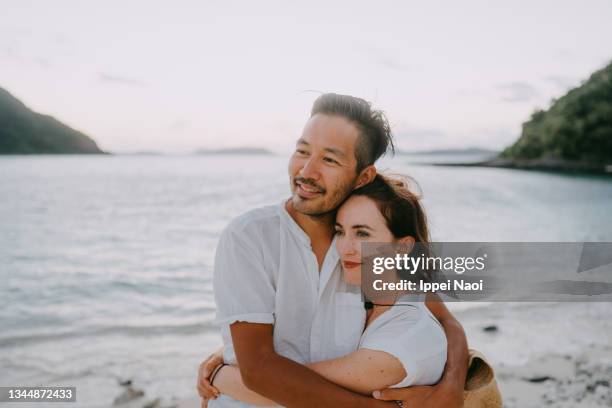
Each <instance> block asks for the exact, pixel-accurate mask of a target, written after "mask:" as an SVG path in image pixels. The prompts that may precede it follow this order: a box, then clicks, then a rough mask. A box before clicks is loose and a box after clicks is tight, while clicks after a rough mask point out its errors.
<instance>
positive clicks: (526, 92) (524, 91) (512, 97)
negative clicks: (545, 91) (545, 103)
mask: <svg viewBox="0 0 612 408" xmlns="http://www.w3.org/2000/svg"><path fill="white" fill-rule="evenodd" d="M497 88H498V89H499V90H500V91H501V92H502V98H501V99H502V101H504V102H528V101H531V100H533V99H535V98H536V97H538V91H537V90H536V88H534V87H533V86H532V85H530V84H528V83H527V82H508V83H504V84H500V85H498V86H497Z"/></svg>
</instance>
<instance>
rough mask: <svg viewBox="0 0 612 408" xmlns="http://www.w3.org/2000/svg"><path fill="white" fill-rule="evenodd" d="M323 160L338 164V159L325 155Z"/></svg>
mask: <svg viewBox="0 0 612 408" xmlns="http://www.w3.org/2000/svg"><path fill="white" fill-rule="evenodd" d="M323 160H325V161H326V162H328V163H334V164H338V162H337V161H336V160H334V159H332V158H331V157H324V158H323Z"/></svg>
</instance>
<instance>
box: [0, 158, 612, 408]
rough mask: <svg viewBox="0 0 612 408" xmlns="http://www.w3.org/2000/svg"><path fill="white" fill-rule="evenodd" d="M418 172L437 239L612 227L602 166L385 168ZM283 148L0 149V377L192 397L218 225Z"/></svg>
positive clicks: (567, 236) (208, 324)
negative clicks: (225, 151)
mask: <svg viewBox="0 0 612 408" xmlns="http://www.w3.org/2000/svg"><path fill="white" fill-rule="evenodd" d="M379 167H380V168H382V169H388V170H391V171H394V172H400V173H404V174H409V175H411V176H412V177H414V178H415V179H416V180H417V181H418V183H419V185H420V187H421V189H422V192H423V195H424V201H425V206H426V209H427V211H428V215H429V219H430V224H431V228H432V235H433V238H434V240H437V241H612V177H599V176H584V175H581V176H577V175H561V174H554V173H543V172H528V171H518V170H506V169H485V168H471V167H466V168H458V167H432V166H426V165H421V164H417V163H410V162H409V159H408V158H406V157H401V156H400V157H396V158H393V159H387V160H384V161H383V162H382V163H381V164H380V166H379ZM286 168H287V157H283V156H271V157H268V156H127V155H126V156H100V157H93V156H32V157H26V156H15V157H1V158H0V279H1V280H0V282H1V283H0V328H1V329H0V386H8V385H11V386H17V385H74V386H77V387H78V399H79V403H78V406H92V407H93V406H100V407H106V406H109V405H111V404H112V401H113V399H114V398H115V397H116V396H117V395H118V394H119V393H120V391H121V389H120V387H119V386H118V380H122V379H128V378H129V379H132V380H133V381H134V383H135V385H136V386H138V387H139V388H143V389H144V390H145V391H146V393H147V395H149V396H159V397H162V398H164V399H169V398H170V397H172V396H178V397H189V396H192V395H195V394H194V393H195V376H196V370H197V366H198V364H199V362H200V361H201V360H202V358H203V357H205V356H206V355H207V354H208V353H209V352H210V351H211V350H212V349H214V348H216V347H218V346H219V345H220V339H219V336H218V334H217V329H216V328H215V327H214V325H213V324H212V319H213V316H214V300H213V293H212V285H211V273H212V263H213V255H214V249H215V245H216V241H217V237H218V235H219V233H220V231H221V230H222V229H223V227H224V226H225V225H226V224H227V222H228V221H229V220H230V219H231V218H232V217H234V216H236V215H239V214H241V213H243V212H245V211H247V210H249V209H251V208H254V207H257V206H261V205H265V204H271V203H278V202H279V201H280V200H282V199H283V198H286V197H287V196H288V191H289V187H288V177H287V174H286Z"/></svg>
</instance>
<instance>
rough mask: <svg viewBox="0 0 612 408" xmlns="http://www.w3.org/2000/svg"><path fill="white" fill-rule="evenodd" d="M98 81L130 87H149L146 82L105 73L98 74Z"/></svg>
mask: <svg viewBox="0 0 612 408" xmlns="http://www.w3.org/2000/svg"><path fill="white" fill-rule="evenodd" d="M98 79H99V80H100V81H101V82H104V83H110V84H117V85H128V86H147V85H148V84H147V83H146V82H143V81H140V80H138V79H133V78H126V77H122V76H117V75H110V74H106V73H104V72H100V73H99V74H98Z"/></svg>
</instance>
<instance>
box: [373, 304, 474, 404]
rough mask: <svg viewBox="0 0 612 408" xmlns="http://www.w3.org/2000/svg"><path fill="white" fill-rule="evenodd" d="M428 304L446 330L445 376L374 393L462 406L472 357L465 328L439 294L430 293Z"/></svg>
mask: <svg viewBox="0 0 612 408" xmlns="http://www.w3.org/2000/svg"><path fill="white" fill-rule="evenodd" d="M425 305H426V306H427V308H428V309H429V310H430V311H431V313H432V314H433V315H434V316H435V317H436V319H438V321H439V322H440V324H441V325H442V328H443V329H444V333H445V334H446V340H447V343H448V351H447V357H446V366H445V367H444V374H443V375H442V378H441V379H440V381H439V382H438V384H436V385H434V386H415V387H409V388H387V389H385V390H381V391H380V392H375V393H374V397H375V398H378V399H382V400H386V401H392V400H402V401H404V405H405V406H418V407H420V408H430V407H431V408H437V407H445V408H458V407H463V389H464V386H465V379H466V377H467V369H468V360H469V356H468V347H467V339H466V337H465V332H464V331H463V327H461V324H460V323H459V321H457V319H455V317H454V316H453V315H452V314H451V312H450V311H449V310H448V309H447V308H446V305H444V302H442V300H441V299H440V298H439V297H438V296H437V295H435V294H432V295H428V297H427V301H426V302H425Z"/></svg>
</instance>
